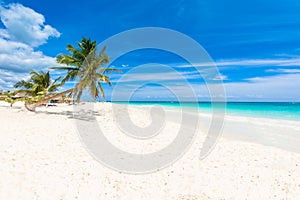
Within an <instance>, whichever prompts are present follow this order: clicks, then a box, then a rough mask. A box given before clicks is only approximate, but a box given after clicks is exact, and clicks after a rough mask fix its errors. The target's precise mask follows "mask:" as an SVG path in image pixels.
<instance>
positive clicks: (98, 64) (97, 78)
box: [26, 38, 121, 111]
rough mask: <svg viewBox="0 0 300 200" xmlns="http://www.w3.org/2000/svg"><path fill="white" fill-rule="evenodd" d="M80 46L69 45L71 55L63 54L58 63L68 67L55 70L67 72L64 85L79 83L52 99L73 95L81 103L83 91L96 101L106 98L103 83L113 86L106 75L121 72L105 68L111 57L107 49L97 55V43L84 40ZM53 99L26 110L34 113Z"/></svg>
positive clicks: (27, 106)
mask: <svg viewBox="0 0 300 200" xmlns="http://www.w3.org/2000/svg"><path fill="white" fill-rule="evenodd" d="M78 46H79V49H76V48H74V47H73V46H72V45H68V46H67V47H68V50H69V51H70V53H71V55H68V54H61V55H59V56H58V57H57V62H58V63H60V64H65V65H67V67H55V69H61V70H67V75H66V76H65V77H64V79H63V80H62V83H65V82H66V81H67V80H75V79H77V82H78V83H77V84H76V85H75V87H74V88H71V89H68V90H66V91H63V92H61V93H58V94H56V95H54V96H52V97H51V98H57V97H60V96H63V95H66V94H69V95H71V94H73V97H74V98H75V99H76V101H77V102H79V101H80V98H81V95H82V93H83V91H84V90H86V89H89V91H90V94H91V97H92V98H94V99H96V98H98V97H99V94H100V93H101V96H102V97H103V98H105V93H104V90H103V87H102V85H101V83H102V82H105V83H108V84H109V85H110V86H112V83H111V81H110V79H109V77H108V76H107V75H105V74H107V73H110V72H121V71H120V70H118V69H115V68H108V67H105V65H107V64H108V63H109V57H108V55H107V54H106V53H105V49H106V47H103V48H102V50H101V51H100V52H99V53H98V54H97V47H96V42H92V41H91V40H90V39H88V40H86V39H85V38H83V39H82V42H81V43H78ZM51 98H45V99H44V100H42V101H40V102H38V103H34V104H31V105H26V108H27V109H28V110H31V111H34V110H35V108H36V107H37V106H39V105H41V104H44V103H46V102H48V101H49V100H50V99H51Z"/></svg>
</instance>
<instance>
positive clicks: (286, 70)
mask: <svg viewBox="0 0 300 200" xmlns="http://www.w3.org/2000/svg"><path fill="white" fill-rule="evenodd" d="M266 72H275V73H286V74H295V73H300V69H268V70H266Z"/></svg>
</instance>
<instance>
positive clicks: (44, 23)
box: [0, 0, 300, 102]
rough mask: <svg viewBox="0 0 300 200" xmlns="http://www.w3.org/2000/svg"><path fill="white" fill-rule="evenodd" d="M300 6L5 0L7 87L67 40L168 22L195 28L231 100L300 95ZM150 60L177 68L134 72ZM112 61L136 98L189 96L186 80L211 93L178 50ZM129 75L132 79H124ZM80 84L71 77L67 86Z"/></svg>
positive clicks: (2, 34) (272, 1) (275, 0)
mask: <svg viewBox="0 0 300 200" xmlns="http://www.w3.org/2000/svg"><path fill="white" fill-rule="evenodd" d="M299 10H300V1H298V0H266V1H260V0H252V1H240V0H228V1H221V0H198V1H197V0H194V1H189V0H180V1H179V0H163V1H162V0H160V1H159V0H152V1H133V0H116V1H113V2H112V1H109V0H97V1H96V0H86V1H84V2H82V1H67V0H60V1H57V0H52V1H43V2H42V3H41V2H40V1H35V0H31V1H30V0H20V1H12V0H8V1H3V0H0V19H1V21H0V87H1V88H3V89H4V90H13V85H14V84H15V83H16V82H17V81H19V80H21V79H26V78H28V72H29V71H30V70H37V71H39V70H44V71H47V70H49V68H50V67H53V66H57V63H56V61H55V57H56V56H57V55H58V54H60V53H67V51H66V45H67V44H74V45H76V43H77V42H79V41H80V40H81V37H82V36H85V37H90V38H91V39H93V40H96V41H97V42H98V43H101V42H102V41H104V40H106V39H108V38H110V37H112V36H114V35H116V34H118V33H120V32H123V31H127V30H131V29H135V28H142V27H162V28H168V29H171V30H175V31H178V32H180V33H183V34H185V35H187V36H188V37H190V38H192V39H193V40H195V41H196V42H197V43H199V44H200V45H201V46H202V47H203V48H204V49H205V50H206V52H207V53H208V54H209V55H210V57H211V58H212V60H213V61H214V63H215V64H216V66H217V67H218V70H219V72H220V75H219V76H218V77H215V78H216V79H218V80H222V81H223V86H224V88H225V91H226V98H227V100H228V101H258V102H262V101H277V102H279V101H289V102H298V101H300V87H299V85H300V12H299ZM159 39H160V38H157V40H158V41H159ZM145 40H147V37H145ZM124 42H126V41H124ZM174 43H176V41H174ZM108 48H109V47H108ZM178 48H180V46H178ZM149 63H150V66H153V69H156V68H155V67H156V66H157V65H155V64H153V63H159V64H162V65H167V66H169V67H170V68H172V69H174V70H176V73H175V74H174V71H168V70H162V71H159V70H156V71H154V70H150V71H147V70H146V71H144V72H142V71H139V72H137V73H136V74H128V72H130V70H132V69H134V68H136V67H139V66H141V65H144V64H149ZM151 63H152V64H151ZM111 66H114V67H116V68H119V69H121V70H122V71H123V73H122V74H111V75H110V76H111V80H112V82H113V83H114V85H118V84H123V85H131V86H132V85H134V86H135V87H137V88H138V90H137V91H136V92H135V93H134V94H132V96H131V100H149V101H152V100H164V101H168V100H172V101H173V100H176V98H177V97H178V96H184V95H186V94H185V93H184V91H186V87H185V85H184V84H186V81H187V82H188V84H189V86H191V87H192V88H193V89H194V93H195V94H194V95H195V96H196V98H197V99H198V100H199V101H201V100H203V101H207V100H209V99H210V98H211V94H209V93H208V90H207V88H206V86H205V82H204V80H203V76H202V77H201V75H203V74H201V73H200V74H199V72H198V71H197V70H195V68H193V67H192V66H191V63H188V62H187V61H186V60H184V59H182V58H181V57H179V56H178V55H175V54H174V53H170V52H165V51H161V50H157V49H141V50H137V51H133V52H129V53H127V54H126V55H123V56H121V57H120V58H118V59H117V60H115V61H114V62H113V63H111ZM177 73H179V74H180V75H182V77H184V81H183V82H181V81H178V77H177V76H176V74H177ZM51 74H52V78H56V77H58V76H60V75H64V74H63V73H62V72H61V71H57V70H55V71H54V70H51ZM126 75H128V76H130V78H127V79H125V81H124V80H122V77H124V76H126ZM158 77H159V78H158ZM158 79H159V81H157V80H158ZM162 81H163V82H162ZM145 83H146V84H145ZM74 84H75V83H74V82H69V83H67V84H66V85H65V86H64V87H63V88H61V90H63V89H65V88H70V87H72V86H73V85H74ZM166 86H168V87H166ZM105 90H106V99H107V100H110V99H111V93H112V91H113V90H112V89H111V88H109V87H108V86H105ZM125 92H126V91H125ZM184 97H185V99H186V100H188V99H191V98H190V96H188V95H187V96H184Z"/></svg>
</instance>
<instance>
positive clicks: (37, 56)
mask: <svg viewBox="0 0 300 200" xmlns="http://www.w3.org/2000/svg"><path fill="white" fill-rule="evenodd" d="M0 19H1V22H2V23H3V25H4V28H0V46H1V48H0V84H1V87H3V88H4V89H5V90H9V89H12V87H13V84H14V83H15V82H17V81H19V80H21V79H24V77H26V75H27V73H28V71H29V70H32V69H35V70H43V69H46V68H48V67H49V66H54V65H56V62H55V58H53V57H50V56H47V55H44V54H43V52H41V51H36V50H35V48H36V47H38V46H40V45H42V44H45V43H46V42H47V40H48V39H49V37H59V36H60V33H59V32H58V31H57V30H56V29H55V28H53V27H51V26H50V25H46V24H45V18H44V16H43V15H42V14H39V13H37V12H36V11H34V10H32V9H31V8H28V7H24V6H23V5H21V4H9V5H5V6H1V5H0Z"/></svg>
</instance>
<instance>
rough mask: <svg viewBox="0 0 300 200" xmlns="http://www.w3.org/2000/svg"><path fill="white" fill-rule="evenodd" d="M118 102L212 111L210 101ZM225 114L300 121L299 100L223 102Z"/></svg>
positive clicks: (217, 104)
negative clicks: (295, 101)
mask: <svg viewBox="0 0 300 200" xmlns="http://www.w3.org/2000/svg"><path fill="white" fill-rule="evenodd" d="M113 103H119V104H130V105H136V106H154V105H160V106H164V107H171V108H180V109H181V108H182V109H198V110H199V111H200V112H207V113H209V112H212V107H213V106H212V103H210V102H195V103H191V102H183V103H182V102H181V103H179V102H141V101H133V102H113ZM222 105H224V104H223V103H222V104H221V103H214V108H216V109H218V107H221V106H222ZM225 106H226V109H225V111H226V114H228V115H237V116H249V117H263V118H272V119H283V120H293V121H300V102H298V103H294V102H291V103H288V102H228V103H226V104H225Z"/></svg>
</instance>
